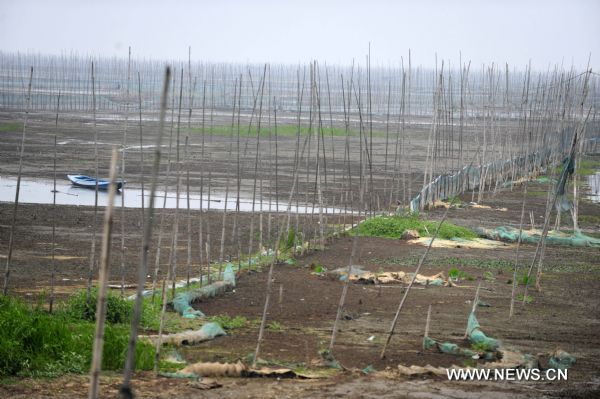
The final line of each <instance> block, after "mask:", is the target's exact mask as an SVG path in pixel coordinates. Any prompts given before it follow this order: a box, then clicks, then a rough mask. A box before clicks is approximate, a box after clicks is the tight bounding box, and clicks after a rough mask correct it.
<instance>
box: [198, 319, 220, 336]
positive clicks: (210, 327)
mask: <svg viewBox="0 0 600 399" xmlns="http://www.w3.org/2000/svg"><path fill="white" fill-rule="evenodd" d="M200 333H201V334H203V335H204V336H206V338H207V340H209V339H214V338H216V337H220V336H222V335H227V333H226V332H225V330H223V328H222V327H221V325H220V324H219V323H216V322H214V321H211V322H210V323H206V324H204V325H203V326H202V327H201V328H200Z"/></svg>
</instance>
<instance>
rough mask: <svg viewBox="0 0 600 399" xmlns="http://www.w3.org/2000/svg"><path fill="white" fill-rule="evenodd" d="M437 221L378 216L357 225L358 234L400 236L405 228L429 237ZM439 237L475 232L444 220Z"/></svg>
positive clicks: (409, 217)
mask: <svg viewBox="0 0 600 399" xmlns="http://www.w3.org/2000/svg"><path fill="white" fill-rule="evenodd" d="M437 226H438V222H435V221H428V220H422V219H421V218H419V216H416V215H408V216H399V215H398V216H378V217H374V218H371V219H368V220H366V221H364V222H363V223H361V224H360V225H359V227H358V229H359V230H358V231H359V233H360V235H363V236H371V237H385V238H396V239H397V238H400V237H401V236H402V234H403V233H404V232H405V231H406V230H416V231H418V232H419V234H420V235H421V236H422V237H431V236H433V234H434V233H435V230H436V229H437ZM438 237H439V238H444V239H451V238H463V239H474V238H477V234H476V233H475V232H474V231H472V230H470V229H468V228H465V227H461V226H457V225H455V224H452V223H449V222H444V223H443V224H442V227H441V228H440V232H439V234H438Z"/></svg>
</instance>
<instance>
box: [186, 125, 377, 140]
mask: <svg viewBox="0 0 600 399" xmlns="http://www.w3.org/2000/svg"><path fill="white" fill-rule="evenodd" d="M184 131H185V132H188V133H191V134H202V133H203V132H204V134H207V135H213V136H231V135H235V136H237V126H235V127H234V128H233V130H232V129H231V125H215V126H213V127H212V128H211V127H210V126H204V130H203V129H202V127H192V128H190V129H184ZM257 131H258V128H257V126H252V127H251V128H250V130H249V131H248V126H241V127H240V137H247V136H250V137H256V132H257ZM309 133H311V134H315V130H314V129H309V128H308V126H301V127H300V135H301V136H307V135H308V134H309ZM359 133H360V132H359V131H358V130H354V129H350V130H349V131H348V133H346V129H345V128H341V127H333V128H329V127H323V134H324V135H325V137H331V136H332V134H333V136H334V137H346V134H349V135H350V136H358V135H359ZM297 134H298V126H296V125H278V126H277V135H278V136H288V137H293V136H296V135H297ZM363 134H369V133H368V132H367V133H365V132H363ZM384 134H385V133H383V132H373V136H382V135H384ZM270 135H271V136H274V135H275V128H274V126H272V127H271V128H270V129H269V127H268V126H264V125H261V127H260V137H269V136H270Z"/></svg>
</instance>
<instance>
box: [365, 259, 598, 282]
mask: <svg viewBox="0 0 600 399" xmlns="http://www.w3.org/2000/svg"><path fill="white" fill-rule="evenodd" d="M419 259H420V257H419V256H406V257H398V256H393V257H390V258H371V259H369V262H372V263H375V264H381V265H402V266H416V265H417V264H418V263H419ZM427 264H428V265H429V266H435V267H448V266H450V267H451V268H457V269H458V268H460V267H465V266H467V267H475V268H478V269H489V270H503V271H511V270H513V268H514V266H515V264H514V261H512V260H504V259H489V258H485V259H476V258H458V257H439V258H435V257H432V258H430V259H428V260H427ZM523 265H528V263H527V261H525V262H521V263H520V267H523ZM544 269H545V270H547V271H548V272H565V273H581V272H585V273H600V267H598V266H596V265H593V264H591V263H587V262H576V263H564V262H561V263H547V264H546V263H545V264H544ZM529 284H530V285H531V282H530V283H529Z"/></svg>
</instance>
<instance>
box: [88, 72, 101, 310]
mask: <svg viewBox="0 0 600 399" xmlns="http://www.w3.org/2000/svg"><path fill="white" fill-rule="evenodd" d="M92 114H93V124H92V126H93V130H94V162H95V173H96V174H95V176H94V177H95V178H96V184H95V186H94V218H93V222H92V246H91V248H90V267H89V270H88V281H87V293H86V294H87V295H86V300H87V301H88V302H90V299H91V295H92V278H93V277H94V265H95V261H96V220H97V218H98V179H99V176H98V127H97V126H96V82H95V76H94V62H93V61H92Z"/></svg>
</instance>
